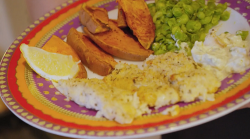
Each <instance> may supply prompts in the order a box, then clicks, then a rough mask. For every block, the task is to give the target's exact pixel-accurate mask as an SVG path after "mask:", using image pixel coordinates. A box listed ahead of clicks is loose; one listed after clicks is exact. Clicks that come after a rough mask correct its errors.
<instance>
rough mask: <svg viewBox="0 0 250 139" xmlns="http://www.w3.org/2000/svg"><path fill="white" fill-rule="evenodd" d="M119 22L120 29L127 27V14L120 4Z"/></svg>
mask: <svg viewBox="0 0 250 139" xmlns="http://www.w3.org/2000/svg"><path fill="white" fill-rule="evenodd" d="M117 22H118V27H120V28H124V27H127V26H128V25H127V23H126V17H125V14H124V12H123V10H122V7H121V6H120V5H119V4H118V17H117Z"/></svg>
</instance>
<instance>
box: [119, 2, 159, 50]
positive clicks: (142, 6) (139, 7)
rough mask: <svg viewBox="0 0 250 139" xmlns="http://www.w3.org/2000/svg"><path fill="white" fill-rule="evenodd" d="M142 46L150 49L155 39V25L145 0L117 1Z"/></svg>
mask: <svg viewBox="0 0 250 139" xmlns="http://www.w3.org/2000/svg"><path fill="white" fill-rule="evenodd" d="M117 2H118V3H119V5H120V6H121V7H122V10H123V11H124V13H125V16H126V22H127V25H128V26H129V28H130V29H131V30H133V33H134V35H135V36H136V37H137V38H138V40H139V42H140V43H141V45H142V46H143V47H144V48H146V49H149V48H150V46H151V44H152V43H153V41H154V38H155V25H154V23H153V19H152V17H151V15H150V12H149V9H148V7H147V4H146V2H145V1H144V0H117Z"/></svg>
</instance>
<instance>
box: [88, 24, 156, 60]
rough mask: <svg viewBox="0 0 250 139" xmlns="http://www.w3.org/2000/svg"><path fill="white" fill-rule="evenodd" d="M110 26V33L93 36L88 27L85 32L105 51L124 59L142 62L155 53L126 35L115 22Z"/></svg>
mask: <svg viewBox="0 0 250 139" xmlns="http://www.w3.org/2000/svg"><path fill="white" fill-rule="evenodd" d="M109 26H110V28H111V30H110V31H107V32H104V33H98V34H92V33H91V32H90V31H89V30H88V29H87V28H86V27H84V29H83V30H84V32H85V33H86V34H87V35H88V36H89V37H90V38H91V39H92V40H93V41H94V42H95V43H96V44H98V45H99V46H100V47H101V48H102V49H103V50H104V51H106V52H107V53H109V54H111V55H113V56H116V57H119V58H122V59H126V60H133V61H142V60H145V59H146V58H147V57H148V56H149V55H150V54H152V53H153V51H151V50H147V49H145V48H144V47H142V46H141V44H140V43H139V42H138V41H136V40H134V39H133V38H132V37H131V36H129V35H127V34H125V33H124V32H123V31H122V30H121V29H120V28H118V26H117V24H116V23H115V22H114V21H113V20H110V22H109Z"/></svg>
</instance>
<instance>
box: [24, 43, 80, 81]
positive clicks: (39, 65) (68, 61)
mask: <svg viewBox="0 0 250 139" xmlns="http://www.w3.org/2000/svg"><path fill="white" fill-rule="evenodd" d="M20 50H21V52H22V54H23V56H24V58H25V60H26V62H27V63H28V65H29V66H30V67H31V68H32V69H33V70H34V71H35V72H36V73H37V74H39V75H40V76H42V77H43V78H45V79H49V80H53V81H58V80H61V79H70V78H73V77H74V76H75V75H76V74H77V72H78V71H79V67H78V63H80V62H81V61H78V62H74V60H73V58H72V56H71V55H62V54H58V53H51V52H47V51H45V50H43V49H40V48H37V47H29V46H28V45H26V44H21V46H20Z"/></svg>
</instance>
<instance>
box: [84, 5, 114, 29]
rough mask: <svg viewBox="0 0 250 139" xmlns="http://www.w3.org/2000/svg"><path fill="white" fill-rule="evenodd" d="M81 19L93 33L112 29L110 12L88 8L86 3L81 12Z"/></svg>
mask: <svg viewBox="0 0 250 139" xmlns="http://www.w3.org/2000/svg"><path fill="white" fill-rule="evenodd" d="M79 19H80V22H81V23H82V25H84V26H86V27H87V28H88V29H89V31H90V32H91V33H100V32H105V31H108V30H109V29H110V28H109V25H108V22H109V18H108V12H107V10H106V9H104V8H99V7H93V6H88V5H87V4H85V3H84V4H83V5H82V8H81V9H80V11H79Z"/></svg>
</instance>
